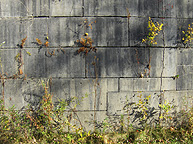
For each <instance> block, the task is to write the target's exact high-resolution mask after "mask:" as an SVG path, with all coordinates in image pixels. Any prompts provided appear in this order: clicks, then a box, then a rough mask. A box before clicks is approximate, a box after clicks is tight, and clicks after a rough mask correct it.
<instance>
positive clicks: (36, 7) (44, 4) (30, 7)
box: [25, 0, 51, 16]
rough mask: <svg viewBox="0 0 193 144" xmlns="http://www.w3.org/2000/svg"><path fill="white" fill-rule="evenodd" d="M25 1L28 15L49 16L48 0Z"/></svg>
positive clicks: (49, 3)
mask: <svg viewBox="0 0 193 144" xmlns="http://www.w3.org/2000/svg"><path fill="white" fill-rule="evenodd" d="M25 3H26V4H25V5H26V9H27V12H28V15H29V16H50V7H51V1H50V0H35V1H33V0H32V1H30V0H29V1H26V2H25Z"/></svg>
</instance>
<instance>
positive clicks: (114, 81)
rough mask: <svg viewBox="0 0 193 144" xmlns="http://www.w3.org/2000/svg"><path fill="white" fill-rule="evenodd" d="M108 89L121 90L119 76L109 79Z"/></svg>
mask: <svg viewBox="0 0 193 144" xmlns="http://www.w3.org/2000/svg"><path fill="white" fill-rule="evenodd" d="M107 91H108V92H111V91H116V92H118V91H119V80H118V78H108V79H107Z"/></svg>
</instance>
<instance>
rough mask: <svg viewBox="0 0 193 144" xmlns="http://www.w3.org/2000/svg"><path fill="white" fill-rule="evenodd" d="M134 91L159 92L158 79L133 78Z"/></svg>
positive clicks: (159, 83) (159, 81)
mask: <svg viewBox="0 0 193 144" xmlns="http://www.w3.org/2000/svg"><path fill="white" fill-rule="evenodd" d="M133 85H134V86H133V87H134V91H159V90H160V86H161V79H160V78H135V79H134V81H133Z"/></svg>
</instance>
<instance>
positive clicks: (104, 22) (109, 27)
mask: <svg viewBox="0 0 193 144" xmlns="http://www.w3.org/2000/svg"><path fill="white" fill-rule="evenodd" d="M95 21H96V23H95ZM91 23H92V27H89V26H87V29H86V30H85V31H86V32H87V33H88V34H89V36H90V37H91V38H92V40H93V41H94V42H93V45H94V46H128V21H127V18H122V17H105V18H104V17H96V18H88V24H91Z"/></svg>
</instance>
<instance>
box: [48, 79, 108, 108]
mask: <svg viewBox="0 0 193 144" xmlns="http://www.w3.org/2000/svg"><path fill="white" fill-rule="evenodd" d="M52 81H53V82H52V86H51V92H52V94H53V100H54V101H55V102H57V101H58V100H62V99H63V100H67V101H68V102H70V107H69V106H68V107H67V108H68V109H72V108H74V107H75V109H76V110H78V111H90V110H91V111H93V110H106V93H107V79H105V80H103V79H98V80H96V79H78V78H76V79H53V80H52Z"/></svg>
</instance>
